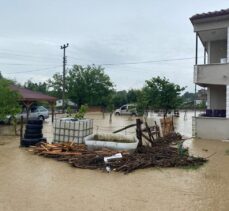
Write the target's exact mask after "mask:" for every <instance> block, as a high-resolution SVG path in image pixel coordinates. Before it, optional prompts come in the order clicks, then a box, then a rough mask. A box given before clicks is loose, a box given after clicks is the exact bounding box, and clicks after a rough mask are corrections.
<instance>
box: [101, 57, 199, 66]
mask: <svg viewBox="0 0 229 211" xmlns="http://www.w3.org/2000/svg"><path fill="white" fill-rule="evenodd" d="M191 59H195V57H187V58H175V59H161V60H149V61H139V62H122V63H105V64H100V65H103V66H116V65H132V64H147V63H158V62H170V61H183V60H191Z"/></svg>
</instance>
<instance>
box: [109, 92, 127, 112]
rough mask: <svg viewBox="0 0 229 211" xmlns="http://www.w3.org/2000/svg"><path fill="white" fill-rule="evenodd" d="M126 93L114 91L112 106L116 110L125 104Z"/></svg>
mask: <svg viewBox="0 0 229 211" xmlns="http://www.w3.org/2000/svg"><path fill="white" fill-rule="evenodd" d="M127 103H128V101H127V91H126V90H122V91H116V92H114V93H113V95H112V104H113V105H114V106H115V108H118V107H120V106H122V105H124V104H127Z"/></svg>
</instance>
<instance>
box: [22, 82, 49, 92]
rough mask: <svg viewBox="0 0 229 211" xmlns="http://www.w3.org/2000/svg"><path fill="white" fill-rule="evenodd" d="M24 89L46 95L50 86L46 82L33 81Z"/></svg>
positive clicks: (26, 84)
mask: <svg viewBox="0 0 229 211" xmlns="http://www.w3.org/2000/svg"><path fill="white" fill-rule="evenodd" d="M24 87H25V88H27V89H30V90H33V91H37V92H41V93H44V94H46V93H48V84H47V83H46V82H43V83H42V82H39V83H34V82H32V81H31V80H28V81H27V82H25V84H24Z"/></svg>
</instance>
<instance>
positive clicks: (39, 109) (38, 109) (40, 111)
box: [5, 106, 49, 124]
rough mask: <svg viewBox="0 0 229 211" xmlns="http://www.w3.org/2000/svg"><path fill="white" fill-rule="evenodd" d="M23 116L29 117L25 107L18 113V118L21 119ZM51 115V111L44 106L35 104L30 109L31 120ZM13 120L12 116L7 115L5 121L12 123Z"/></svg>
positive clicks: (43, 118) (42, 118)
mask: <svg viewBox="0 0 229 211" xmlns="http://www.w3.org/2000/svg"><path fill="white" fill-rule="evenodd" d="M21 116H23V118H24V119H26V117H27V113H26V109H23V111H22V112H21V113H19V114H17V115H16V119H17V120H20V119H21ZM48 117H49V111H48V109H46V108H45V107H43V106H34V107H32V108H31V109H30V111H29V120H34V119H39V120H43V121H44V120H45V119H47V118H48ZM11 122H12V116H7V117H6V120H5V123H8V124H10V123H11Z"/></svg>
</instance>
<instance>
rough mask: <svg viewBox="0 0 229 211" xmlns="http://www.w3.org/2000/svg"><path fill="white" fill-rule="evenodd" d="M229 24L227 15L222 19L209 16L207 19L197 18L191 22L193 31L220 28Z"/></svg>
mask: <svg viewBox="0 0 229 211" xmlns="http://www.w3.org/2000/svg"><path fill="white" fill-rule="evenodd" d="M228 26H229V16H227V17H225V18H224V20H223V19H222V18H221V20H220V18H217V17H216V18H209V21H206V19H205V21H204V20H199V21H195V22H194V24H193V27H194V31H195V32H198V31H205V30H212V29H222V28H227V27H228Z"/></svg>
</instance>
